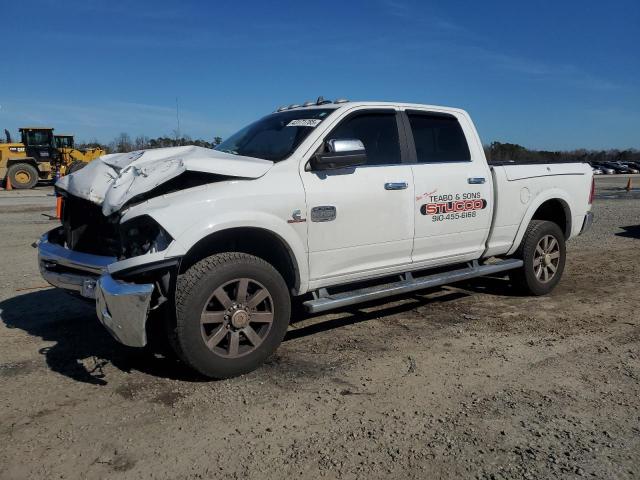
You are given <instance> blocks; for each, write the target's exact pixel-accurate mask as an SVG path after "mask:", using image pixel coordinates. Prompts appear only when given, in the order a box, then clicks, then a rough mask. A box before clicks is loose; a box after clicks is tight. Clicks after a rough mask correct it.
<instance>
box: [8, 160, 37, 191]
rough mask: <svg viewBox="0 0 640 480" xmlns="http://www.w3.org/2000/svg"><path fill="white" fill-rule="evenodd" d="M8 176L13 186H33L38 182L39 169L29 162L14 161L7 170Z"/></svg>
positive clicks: (26, 187) (21, 187) (19, 187)
mask: <svg viewBox="0 0 640 480" xmlns="http://www.w3.org/2000/svg"><path fill="white" fill-rule="evenodd" d="M7 178H8V179H9V180H10V181H11V186H12V187H13V188H17V189H29V188H33V187H35V186H36V184H37V183H38V170H37V169H36V167H34V166H33V165H31V164H29V163H14V164H13V165H11V166H10V167H9V170H8V171H7Z"/></svg>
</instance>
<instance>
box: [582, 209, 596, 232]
mask: <svg viewBox="0 0 640 480" xmlns="http://www.w3.org/2000/svg"><path fill="white" fill-rule="evenodd" d="M592 224H593V212H587V214H586V215H585V216H584V221H583V222H582V229H581V230H580V235H582V234H583V233H584V232H586V231H588V230H590V229H591V225H592Z"/></svg>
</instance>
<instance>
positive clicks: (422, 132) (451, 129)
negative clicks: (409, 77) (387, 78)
mask: <svg viewBox="0 0 640 480" xmlns="http://www.w3.org/2000/svg"><path fill="white" fill-rule="evenodd" d="M406 113H407V117H408V118H409V125H410V128H411V133H412V136H413V142H414V145H415V153H416V161H417V162H418V163H444V162H470V161H471V153H470V151H469V145H468V144H467V138H466V137H465V135H464V131H463V130H462V127H461V126H460V123H459V122H458V119H457V118H456V117H454V116H453V115H450V114H446V113H437V112H422V111H415V110H409V111H407V112H406Z"/></svg>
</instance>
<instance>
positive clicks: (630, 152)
mask: <svg viewBox="0 0 640 480" xmlns="http://www.w3.org/2000/svg"><path fill="white" fill-rule="evenodd" d="M484 152H485V155H486V156H487V160H494V161H505V160H513V161H514V162H518V161H539V162H587V163H601V162H640V150H637V149H635V148H629V149H626V150H618V149H610V150H587V149H584V148H580V149H576V150H557V151H549V150H529V149H528V148H525V147H523V146H522V145H518V144H516V143H500V142H493V143H492V144H491V145H485V147H484Z"/></svg>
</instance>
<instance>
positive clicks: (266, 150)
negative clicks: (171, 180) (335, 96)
mask: <svg viewBox="0 0 640 480" xmlns="http://www.w3.org/2000/svg"><path fill="white" fill-rule="evenodd" d="M334 110H335V109H334V108H309V109H304V110H287V111H284V112H279V113H272V114H271V115H267V116H266V117H263V118H261V119H260V120H258V121H257V122H254V123H252V124H251V125H248V126H246V127H244V128H243V129H242V130H240V131H239V132H237V133H235V134H234V135H232V136H231V137H229V138H228V139H227V140H225V141H224V142H222V143H221V144H220V145H218V146H217V147H216V150H219V151H221V152H226V153H232V154H234V155H243V156H247V157H256V158H263V159H265V160H272V161H274V162H278V161H280V160H283V159H285V158H287V157H288V156H289V155H291V154H292V153H293V151H294V150H295V149H296V148H297V147H298V145H300V143H302V141H303V140H304V139H305V138H307V136H308V135H309V134H310V133H311V132H312V131H313V129H314V128H316V127H317V126H318V125H319V124H320V122H322V121H323V120H324V119H325V118H327V117H328V116H329V115H330V114H331V112H333V111H334Z"/></svg>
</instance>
